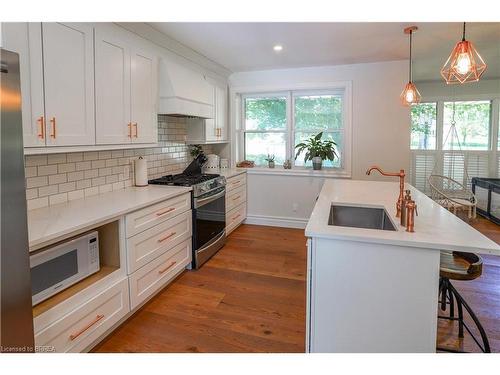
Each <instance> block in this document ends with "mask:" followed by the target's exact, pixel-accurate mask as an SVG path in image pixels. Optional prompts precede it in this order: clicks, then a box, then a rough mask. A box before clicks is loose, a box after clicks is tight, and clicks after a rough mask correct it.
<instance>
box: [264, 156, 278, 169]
mask: <svg viewBox="0 0 500 375" xmlns="http://www.w3.org/2000/svg"><path fill="white" fill-rule="evenodd" d="M274 159H276V156H274V154H273V155H269V154H267V158H265V159H264V160H265V161H267V165H268V166H269V168H274Z"/></svg>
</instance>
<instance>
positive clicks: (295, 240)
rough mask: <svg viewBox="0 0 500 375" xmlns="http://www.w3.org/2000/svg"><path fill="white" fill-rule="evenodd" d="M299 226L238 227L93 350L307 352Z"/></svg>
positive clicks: (303, 252) (303, 258) (302, 239)
mask: <svg viewBox="0 0 500 375" xmlns="http://www.w3.org/2000/svg"><path fill="white" fill-rule="evenodd" d="M305 243H306V239H305V237H304V231H302V230H296V229H284V228H271V227H262V226H254V225H242V226H240V227H239V228H238V229H237V230H236V231H234V232H233V233H232V234H231V235H230V236H229V238H228V241H227V243H226V245H225V246H224V247H223V248H222V249H221V251H219V252H218V253H217V254H216V255H215V256H214V257H213V258H212V259H211V260H210V261H208V262H207V263H206V264H205V265H204V266H203V267H202V268H201V269H199V270H197V271H187V272H184V273H183V274H182V275H181V276H180V277H178V278H177V280H175V281H174V282H173V283H172V284H171V285H170V286H168V287H167V288H165V289H164V290H163V291H162V292H160V294H159V295H158V296H156V297H155V298H154V299H152V300H151V301H150V302H149V303H148V304H146V305H145V306H144V307H143V308H142V309H141V310H140V311H139V312H138V313H136V314H135V315H134V316H132V317H131V318H130V319H129V320H127V321H126V322H125V323H124V324H123V325H121V326H120V327H119V328H118V329H117V330H116V331H115V332H113V333H112V334H111V335H110V336H109V337H108V338H107V339H106V340H105V341H104V342H102V343H101V344H100V345H99V346H98V347H97V348H95V349H94V351H97V352H212V353H213V352H298V353H303V352H304V351H305V293H306V286H305V278H306V246H305Z"/></svg>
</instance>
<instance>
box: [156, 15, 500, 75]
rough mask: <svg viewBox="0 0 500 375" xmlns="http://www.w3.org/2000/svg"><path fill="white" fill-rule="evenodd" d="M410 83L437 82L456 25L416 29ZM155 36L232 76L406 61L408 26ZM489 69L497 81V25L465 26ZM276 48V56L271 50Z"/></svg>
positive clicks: (255, 28)
mask: <svg viewBox="0 0 500 375" xmlns="http://www.w3.org/2000/svg"><path fill="white" fill-rule="evenodd" d="M415 24H416V25H417V26H418V27H419V30H418V31H417V32H416V33H415V34H414V38H413V52H414V80H417V81H418V80H434V79H439V69H440V68H441V66H442V64H443V63H444V62H445V61H446V59H447V58H448V56H449V54H450V52H451V50H452V48H453V47H454V45H455V43H456V42H457V41H459V40H460V39H461V36H462V24H461V23H435V22H431V23H415ZM150 25H151V26H152V27H154V28H155V29H157V30H158V31H160V32H162V33H164V34H166V35H168V36H169V37H171V38H173V39H175V40H177V41H178V42H180V43H182V44H184V45H185V46H187V47H189V48H191V49H193V50H195V51H197V52H199V53H201V54H202V55H204V56H205V57H207V58H209V59H210V60H212V61H214V62H216V63H218V64H220V65H222V66H224V67H225V68H227V69H229V70H230V71H232V72H240V71H249V70H263V69H282V68H295V67H305V66H320V65H339V64H356V63H367V62H377V61H390V60H403V59H407V58H408V36H407V35H405V34H403V28H405V27H406V26H409V25H411V24H409V23H397V22H392V23H391V22H385V23H339V22H335V23H333V22H332V23H289V22H286V23H277V22H276V23H269V22H266V23H215V22H214V23H210V22H202V23H191V22H185V23H184V22H182V23H179V22H178V23H175V22H169V23H151V24H150ZM467 39H468V40H470V41H472V42H473V43H474V44H475V45H476V47H477V49H478V50H479V52H480V53H481V55H482V57H483V59H484V60H485V61H486V63H487V64H488V69H487V72H486V73H485V78H486V77H487V78H498V77H500V23H468V24H467ZM276 44H281V45H282V46H283V51H281V52H280V53H276V52H274V51H273V46H274V45H276Z"/></svg>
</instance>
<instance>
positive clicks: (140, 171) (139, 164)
mask: <svg viewBox="0 0 500 375" xmlns="http://www.w3.org/2000/svg"><path fill="white" fill-rule="evenodd" d="M134 177H135V178H134V179H135V186H147V185H148V163H147V161H146V159H144V158H143V157H142V156H139V158H138V159H135V161H134Z"/></svg>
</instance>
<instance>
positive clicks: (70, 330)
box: [35, 278, 130, 352]
mask: <svg viewBox="0 0 500 375" xmlns="http://www.w3.org/2000/svg"><path fill="white" fill-rule="evenodd" d="M129 311H130V305H129V289H128V279H126V278H125V279H123V280H121V281H119V282H118V283H116V284H114V285H113V286H111V287H109V288H108V289H106V290H104V291H103V292H101V293H99V294H97V295H95V296H94V297H92V298H91V299H89V300H88V301H86V302H84V303H82V304H81V305H79V306H77V307H76V308H75V309H74V310H73V311H72V312H70V313H69V314H67V315H66V316H63V317H62V318H60V319H58V320H56V321H55V322H54V323H52V324H51V325H49V326H47V327H46V328H44V329H42V330H41V331H40V332H37V333H36V334H35V345H36V346H37V347H38V350H39V351H50V350H51V349H52V348H53V350H54V351H56V352H80V351H82V350H84V349H85V348H86V347H87V346H89V345H90V344H92V343H93V342H94V341H95V340H96V339H98V338H99V337H100V336H101V335H102V334H103V333H104V332H106V331H107V330H108V329H109V328H111V327H112V326H113V325H114V324H115V323H117V322H118V321H119V320H120V319H121V318H123V317H124V316H125V315H126V314H127V313H128V312H129Z"/></svg>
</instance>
